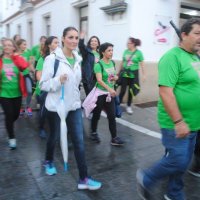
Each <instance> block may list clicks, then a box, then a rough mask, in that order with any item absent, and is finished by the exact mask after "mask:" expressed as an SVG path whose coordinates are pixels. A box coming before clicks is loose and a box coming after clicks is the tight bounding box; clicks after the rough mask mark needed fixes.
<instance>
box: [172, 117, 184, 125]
mask: <svg viewBox="0 0 200 200" xmlns="http://www.w3.org/2000/svg"><path fill="white" fill-rule="evenodd" d="M182 121H183V119H182V118H181V119H178V120H176V121H174V124H178V123H180V122H182Z"/></svg>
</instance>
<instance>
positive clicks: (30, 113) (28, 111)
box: [26, 107, 33, 116]
mask: <svg viewBox="0 0 200 200" xmlns="http://www.w3.org/2000/svg"><path fill="white" fill-rule="evenodd" d="M26 113H27V115H28V116H32V115H33V111H32V108H30V107H28V108H26Z"/></svg>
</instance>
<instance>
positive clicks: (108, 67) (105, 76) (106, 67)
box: [94, 60, 116, 91]
mask: <svg viewBox="0 0 200 200" xmlns="http://www.w3.org/2000/svg"><path fill="white" fill-rule="evenodd" d="M99 62H101V64H102V65H103V70H102V67H101V66H100V64H99V63H96V64H95V65H94V73H95V74H96V73H101V74H102V80H103V82H104V83H105V84H106V85H108V86H109V87H110V88H112V89H113V88H114V84H115V82H114V81H111V80H110V78H112V77H113V76H114V75H116V71H115V67H114V64H113V62H112V61H110V62H109V63H108V64H107V63H105V62H104V61H103V60H100V61H99ZM96 86H97V88H99V89H101V90H104V91H106V89H105V88H104V87H102V86H101V85H100V84H99V83H97V84H96Z"/></svg>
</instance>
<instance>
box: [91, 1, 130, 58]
mask: <svg viewBox="0 0 200 200" xmlns="http://www.w3.org/2000/svg"><path fill="white" fill-rule="evenodd" d="M131 1H132V0H127V1H126V2H127V3H128V4H129V5H130V2H131ZM109 4H110V1H107V0H101V1H100V0H96V1H95V2H94V3H92V1H91V3H90V4H89V16H90V17H89V37H90V36H92V35H97V36H98V37H99V38H100V41H101V43H104V42H110V43H112V44H114V55H113V58H114V59H118V60H119V59H121V57H122V53H123V51H124V49H125V48H126V41H127V38H128V37H129V35H130V34H129V33H130V26H129V17H128V12H129V5H128V10H127V12H126V13H125V15H124V16H123V19H121V20H119V21H113V20H110V16H109V15H107V14H106V13H105V12H104V11H103V10H100V8H101V7H104V6H108V5H109ZM94 16H95V17H94Z"/></svg>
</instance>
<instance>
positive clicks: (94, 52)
mask: <svg viewBox="0 0 200 200" xmlns="http://www.w3.org/2000/svg"><path fill="white" fill-rule="evenodd" d="M92 53H93V55H94V58H95V63H98V62H99V59H100V55H99V53H98V52H96V51H94V50H93V51H92Z"/></svg>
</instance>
